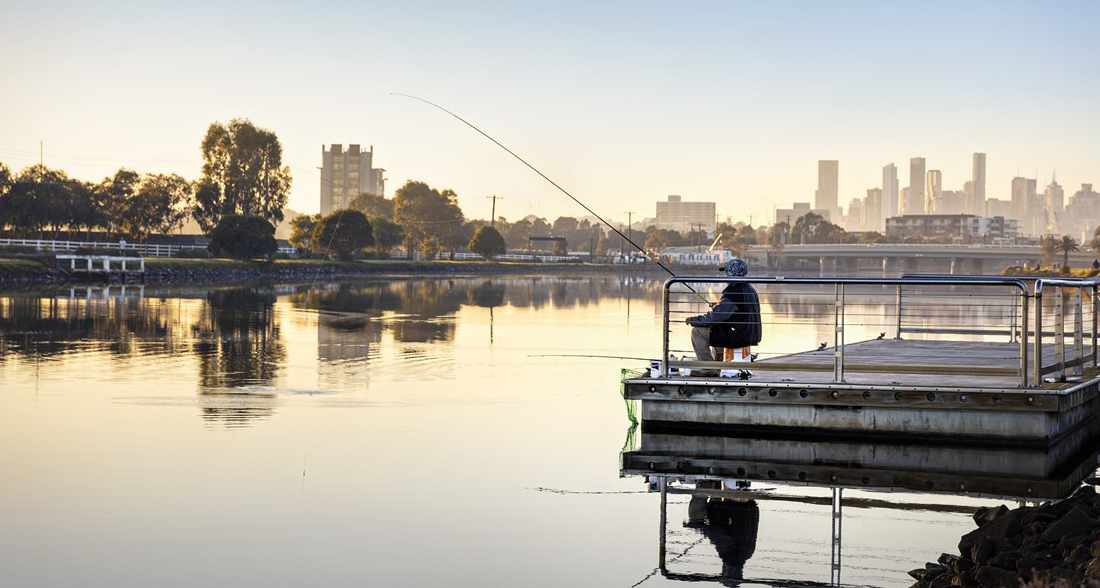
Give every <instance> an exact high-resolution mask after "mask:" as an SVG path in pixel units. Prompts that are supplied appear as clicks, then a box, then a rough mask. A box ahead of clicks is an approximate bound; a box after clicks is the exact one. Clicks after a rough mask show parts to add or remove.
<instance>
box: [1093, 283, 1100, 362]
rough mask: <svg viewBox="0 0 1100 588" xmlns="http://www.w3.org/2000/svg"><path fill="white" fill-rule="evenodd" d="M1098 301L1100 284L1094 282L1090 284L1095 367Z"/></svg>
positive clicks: (1094, 360) (1099, 299) (1099, 298)
mask: <svg viewBox="0 0 1100 588" xmlns="http://www.w3.org/2000/svg"><path fill="white" fill-rule="evenodd" d="M1097 301H1100V286H1097V284H1096V282H1093V284H1092V353H1091V355H1092V367H1096V341H1097V336H1098V335H1097V332H1096V326H1097V324H1096V323H1097V318H1098V317H1097V314H1096V303H1097Z"/></svg>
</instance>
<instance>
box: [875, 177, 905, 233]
mask: <svg viewBox="0 0 1100 588" xmlns="http://www.w3.org/2000/svg"><path fill="white" fill-rule="evenodd" d="M900 197H901V195H900V194H899V193H898V166H896V165H894V164H892V163H888V164H886V165H885V166H884V167H883V168H882V215H883V218H882V224H881V225H879V226H882V227H885V226H886V219H887V218H889V217H891V216H897V215H898V210H899V200H898V199H899V198H900Z"/></svg>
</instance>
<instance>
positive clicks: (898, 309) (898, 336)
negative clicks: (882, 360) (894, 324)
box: [894, 284, 901, 339]
mask: <svg viewBox="0 0 1100 588" xmlns="http://www.w3.org/2000/svg"><path fill="white" fill-rule="evenodd" d="M895 312H896V314H897V315H898V331H897V334H895V335H894V338H895V339H901V284H898V297H897V305H896V307H895Z"/></svg>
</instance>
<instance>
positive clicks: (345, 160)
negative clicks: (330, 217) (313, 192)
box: [321, 144, 386, 215]
mask: <svg viewBox="0 0 1100 588" xmlns="http://www.w3.org/2000/svg"><path fill="white" fill-rule="evenodd" d="M373 161H374V147H373V146H372V147H371V148H370V150H369V151H362V150H360V148H359V145H355V144H351V145H348V148H347V151H345V150H344V148H343V145H339V144H334V145H332V148H331V149H325V146H324V145H322V146H321V214H322V215H325V214H329V213H330V212H332V211H334V210H340V209H341V208H347V207H348V204H350V203H351V200H352V199H353V198H355V197H356V196H358V195H359V194H360V193H368V194H374V195H375V196H384V195H385V185H384V183H383V182H384V180H383V178H382V172H384V171H386V170H383V169H377V168H374V167H372V166H373Z"/></svg>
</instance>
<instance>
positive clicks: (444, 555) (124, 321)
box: [0, 277, 1001, 588]
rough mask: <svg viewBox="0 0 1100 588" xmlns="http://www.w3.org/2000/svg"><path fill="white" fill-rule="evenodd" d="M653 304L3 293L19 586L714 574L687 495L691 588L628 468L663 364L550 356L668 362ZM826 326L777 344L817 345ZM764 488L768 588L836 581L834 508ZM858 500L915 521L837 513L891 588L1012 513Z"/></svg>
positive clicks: (449, 282)
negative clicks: (653, 374)
mask: <svg viewBox="0 0 1100 588" xmlns="http://www.w3.org/2000/svg"><path fill="white" fill-rule="evenodd" d="M659 300H660V282H659V279H658V278H638V277H633V278H619V277H598V278H577V279H564V278H505V279H499V278H494V279H492V280H489V279H484V278H469V279H431V280H416V279H412V280H408V279H406V280H395V281H385V280H379V281H363V282H354V283H340V284H323V285H317V286H315V287H313V288H310V287H308V286H277V287H271V286H256V287H247V288H217V289H193V288H187V287H165V288H153V287H147V288H145V289H144V291H143V292H142V291H140V290H139V289H137V288H136V287H129V288H127V289H126V292H125V293H123V292H122V291H121V290H120V288H119V287H118V286H115V287H113V288H112V289H110V291H108V292H104V291H102V290H101V289H92V290H90V291H86V290H84V289H82V288H77V289H74V290H71V291H70V290H69V289H68V288H65V289H57V290H49V291H26V292H9V293H6V294H3V295H2V296H0V471H2V475H0V529H2V530H3V531H2V532H0V585H3V586H112V587H130V586H133V587H138V586H140V587H146V586H303V585H316V586H448V587H454V586H477V587H485V586H555V587H557V586H600V587H606V586H620V587H623V588H629V587H631V586H635V585H639V583H640V585H641V586H667V585H680V584H681V582H679V580H678V579H677V578H678V577H679V576H677V574H680V573H683V574H708V575H713V574H719V573H721V572H722V570H723V561H722V560H721V559H720V558H719V557H718V555H717V554H716V543H715V542H714V541H713V540H711V541H707V540H706V538H707V537H710V536H712V534H707V533H704V532H702V531H701V530H700V529H699V528H698V526H697V525H691V524H687V523H686V522H685V520H686V517H687V516H688V515H687V510H688V496H686V495H670V497H669V502H670V504H669V529H668V530H667V533H668V544H667V545H666V548H667V549H668V550H669V552H668V554H667V557H668V562H667V568H668V571H670V572H673V573H665V574H663V573H660V572H659V571H657V570H656V568H657V564H658V546H659V538H658V528H659V527H658V522H659V501H658V496H657V494H654V493H651V492H648V491H647V485H646V482H645V480H644V479H642V478H638V477H621V476H620V461H619V460H620V452H621V451H622V450H623V449H624V446H625V447H626V448H627V449H630V448H631V446H632V444H634V443H637V442H638V439H639V437H640V435H639V434H638V431H636V430H632V429H631V423H630V421H629V420H628V419H627V411H626V408H625V404H624V401H623V400H622V398H621V396H620V395H619V380H620V377H621V372H620V369H621V368H623V367H638V366H639V365H640V364H641V363H642V362H639V361H632V360H616V359H598V358H596V359H587V358H578V357H556V356H555V355H564V354H594V355H617V356H627V357H643V358H644V357H655V356H656V355H657V354H658V352H659V350H660V328H661V324H660V323H661V317H660V303H659ZM805 322H806V323H807V325H808V327H809V328H808V330H807V332H806V333H805V334H799V332H796V331H793V330H792V331H790V332H783V333H775V334H773V337H772V341H773V342H774V347H773V348H774V349H784V350H786V349H788V348H789V349H805V348H807V347H812V346H814V345H815V344H816V342H817V341H818V340H819V338H820V336H821V333H820V332H819V331H820V330H815V329H814V327H813V325H812V319H807V320H806V321H805ZM683 343H684V345H686V342H683ZM754 488H758V489H761V488H762V489H765V490H769V491H771V492H773V493H774V494H775V495H776V496H779V497H783V498H788V499H786V500H757V501H754V502H753V503H752V504H754V505H755V506H754V507H753V510H754V514H753V517H756V518H754V520H753V525H752V529H751V532H752V533H751V534H752V535H754V536H753V537H751V541H752V543H753V545H752V548H751V549H750V550H748V553H749V554H750V557H748V559H747V561H745V562H744V564H743V571H741V572H740V573H742V574H743V576H744V577H745V578H748V579H755V580H757V582H751V581H750V582H748V583H747V585H752V584H768V583H772V582H774V581H776V580H792V581H796V582H822V583H829V581H830V577H831V569H830V563H831V561H832V560H831V558H832V535H831V533H832V522H833V518H832V511H831V507H830V504H829V496H830V490H829V489H828V488H816V487H800V486H786V485H782V484H772V485H770V486H769V485H767V484H763V485H760V484H754ZM844 496H845V498H849V497H855V498H859V497H871V498H875V499H879V500H886V501H892V502H897V503H901V504H906V505H907V506H905V507H904V508H882V507H874V508H860V507H845V509H844V511H843V518H842V522H843V535H842V548H843V559H842V565H841V571H842V573H843V583H844V584H854V585H875V586H905V585H908V584H911V582H912V580H911V579H910V578H909V577H908V576H907V575H906V574H905V572H906V571H907V570H910V569H913V568H916V567H922V566H923V564H924V562H927V561H935V559H936V558H937V557H938V556H939V555H940V553H941V552H945V551H947V552H950V551H954V550H955V549H956V547H955V545H956V544H957V543H958V539H959V536H960V535H962V534H964V533H966V532H967V531H969V530H970V529H972V528H973V526H974V525H973V523H972V522H971V520H970V518H969V516H968V515H967V514H966V513H965V512H962V510H965V508H973V507H976V506H978V505H982V504H999V503H1000V502H1001V501H991V500H988V499H975V498H970V497H965V498H964V497H954V496H945V495H939V494H909V493H902V492H893V493H883V492H866V491H864V492H860V491H856V490H851V491H846V492H845V495H844ZM804 497H816V498H817V499H818V500H815V501H809V502H807V501H801V498H804ZM792 499H793V500H792ZM914 504H917V506H914ZM921 504H926V505H928V507H927V508H925V507H922V506H920V505H921ZM936 505H962V506H963V507H964V508H963V509H955V510H952V508H937V507H936ZM956 510H958V511H959V512H956Z"/></svg>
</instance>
